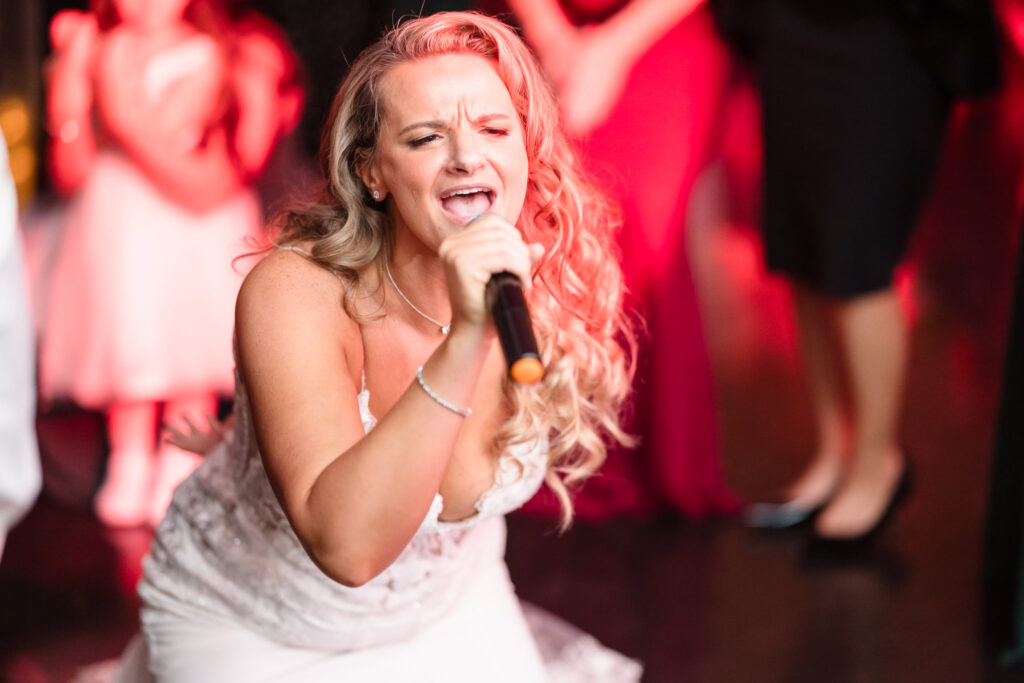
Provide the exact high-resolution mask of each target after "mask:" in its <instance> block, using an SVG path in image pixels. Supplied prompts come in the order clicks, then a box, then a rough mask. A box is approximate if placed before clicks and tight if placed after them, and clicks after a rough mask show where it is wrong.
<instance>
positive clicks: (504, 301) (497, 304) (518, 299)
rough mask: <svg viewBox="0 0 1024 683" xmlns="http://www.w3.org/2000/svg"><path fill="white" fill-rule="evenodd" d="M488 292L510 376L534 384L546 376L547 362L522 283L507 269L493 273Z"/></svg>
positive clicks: (489, 307) (488, 306) (495, 325)
mask: <svg viewBox="0 0 1024 683" xmlns="http://www.w3.org/2000/svg"><path fill="white" fill-rule="evenodd" d="M484 291H485V295H486V298H487V308H488V309H489V310H490V311H491V317H492V318H494V327H495V328H496V329H497V330H498V339H499V340H501V350H502V351H503V352H504V353H505V362H506V363H508V376H509V377H511V378H512V379H513V380H515V381H516V382H522V383H524V384H533V383H534V382H536V381H538V380H539V379H540V378H541V377H543V376H544V365H543V364H541V362H540V352H539V351H538V350H537V339H536V338H535V337H534V336H533V325H532V324H531V323H530V311H529V310H527V308H526V298H525V297H524V296H523V286H522V282H520V280H519V278H518V277H517V276H515V275H513V274H512V273H509V272H508V271H503V272H501V273H495V274H494V275H492V276H491V279H490V280H489V281H488V282H487V288H486V289H485V290H484Z"/></svg>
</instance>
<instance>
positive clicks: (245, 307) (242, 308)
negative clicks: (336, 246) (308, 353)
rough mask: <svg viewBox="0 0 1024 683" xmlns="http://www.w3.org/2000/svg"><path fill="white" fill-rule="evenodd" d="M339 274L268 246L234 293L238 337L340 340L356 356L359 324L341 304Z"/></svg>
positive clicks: (270, 340) (342, 292)
mask: <svg viewBox="0 0 1024 683" xmlns="http://www.w3.org/2000/svg"><path fill="white" fill-rule="evenodd" d="M344 297H345V287H344V284H343V283H342V281H341V280H340V278H338V276H337V275H335V274H334V273H333V272H331V271H329V270H327V269H326V268H324V267H323V266H320V265H318V264H316V263H314V262H313V261H311V260H309V259H308V258H306V257H305V256H303V255H301V254H298V253H295V252H293V251H287V250H279V251H274V252H271V253H270V254H269V255H267V256H266V258H264V259H263V260H262V261H260V262H259V263H258V264H256V266H255V267H254V268H253V269H252V270H251V271H250V272H249V274H248V275H247V276H246V278H245V281H244V282H243V283H242V287H241V289H240V290H239V293H238V301H237V304H236V306H235V326H236V331H237V333H238V336H239V340H240V341H241V340H242V339H243V338H250V339H251V338H253V337H255V338H258V339H260V341H261V343H273V341H274V340H278V341H280V342H282V343H289V342H290V343H292V344H305V343H309V342H314V341H315V340H318V339H317V338H319V341H320V343H322V340H334V341H335V343H338V342H340V343H341V345H342V346H343V348H344V351H345V355H346V356H350V357H353V356H352V354H353V353H356V355H357V356H358V357H359V360H360V361H361V355H362V354H361V353H358V351H359V350H361V342H360V335H359V326H358V325H357V324H356V322H355V321H354V320H353V319H352V318H351V317H350V316H349V315H348V313H347V312H346V311H345V307H344V303H343V302H344Z"/></svg>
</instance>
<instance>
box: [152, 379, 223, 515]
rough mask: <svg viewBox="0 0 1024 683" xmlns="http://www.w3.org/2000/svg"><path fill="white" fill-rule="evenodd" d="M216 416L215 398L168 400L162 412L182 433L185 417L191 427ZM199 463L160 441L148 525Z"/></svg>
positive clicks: (173, 446)
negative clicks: (192, 424)
mask: <svg viewBox="0 0 1024 683" xmlns="http://www.w3.org/2000/svg"><path fill="white" fill-rule="evenodd" d="M216 413H217V398H216V396H213V395H212V394H201V395H196V396H188V397H183V398H179V399H175V400H173V401H169V402H168V403H167V406H166V408H165V409H164V421H165V422H167V423H168V424H173V425H175V426H176V427H178V428H179V429H181V430H182V431H187V429H186V427H185V423H184V417H185V416H188V417H189V418H190V419H191V420H192V422H193V423H194V424H197V425H205V424H206V416H208V415H216ZM200 462H202V457H201V456H199V455H197V454H195V453H190V452H188V451H185V450H182V449H181V448H178V447H177V446H175V445H173V444H169V443H167V442H166V441H163V440H161V443H160V450H159V452H158V456H157V467H156V475H155V478H154V485H153V495H152V497H151V499H150V507H149V522H150V524H152V525H153V526H156V525H157V524H158V523H159V522H160V520H161V519H163V517H164V513H165V512H167V506H168V505H170V504H171V496H172V495H173V494H174V489H175V488H177V486H178V484H180V483H181V482H182V481H183V480H184V479H185V478H186V477H188V475H190V474H192V471H193V470H194V469H195V468H196V467H198V466H199V463H200Z"/></svg>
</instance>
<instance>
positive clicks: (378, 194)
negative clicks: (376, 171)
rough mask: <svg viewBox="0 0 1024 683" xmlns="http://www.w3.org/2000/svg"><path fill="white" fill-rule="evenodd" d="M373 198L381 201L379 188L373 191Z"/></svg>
mask: <svg viewBox="0 0 1024 683" xmlns="http://www.w3.org/2000/svg"><path fill="white" fill-rule="evenodd" d="M373 200H374V201H377V202H379V201H380V192H378V191H377V190H374V191H373Z"/></svg>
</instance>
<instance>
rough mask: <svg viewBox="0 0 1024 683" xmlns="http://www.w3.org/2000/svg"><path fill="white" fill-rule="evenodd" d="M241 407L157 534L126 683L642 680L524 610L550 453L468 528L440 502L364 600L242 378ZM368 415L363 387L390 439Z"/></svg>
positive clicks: (635, 670) (529, 449)
mask: <svg viewBox="0 0 1024 683" xmlns="http://www.w3.org/2000/svg"><path fill="white" fill-rule="evenodd" d="M235 401H236V402H235V426H234V430H233V431H232V432H231V433H230V434H228V435H227V437H226V438H225V439H224V440H223V441H222V442H221V443H220V444H219V445H218V446H216V447H215V448H214V449H213V450H212V451H211V452H210V453H209V454H208V455H207V456H206V459H205V461H204V462H203V464H202V465H201V466H200V468H199V469H198V470H196V472H195V473H194V474H193V475H192V476H191V477H190V478H189V479H188V480H186V481H185V482H184V483H183V484H182V485H181V486H180V487H179V488H178V489H177V491H176V492H175V494H174V500H173V503H172V504H171V507H170V509H169V510H168V512H167V516H166V518H165V519H164V521H163V522H162V523H161V524H160V526H159V527H158V528H157V531H156V536H155V539H154V541H153V546H152V550H151V553H150V555H149V556H148V557H147V558H146V560H145V561H144V576H143V579H142V581H141V583H140V585H139V595H140V597H141V599H142V603H143V609H142V615H141V618H142V625H143V634H142V635H143V636H144V639H140V638H137V639H136V640H135V641H133V643H132V645H130V646H129V649H128V651H127V652H126V654H125V656H124V657H123V658H122V662H121V667H120V670H119V672H118V673H117V676H116V680H118V681H147V680H153V678H152V676H153V674H155V676H156V679H157V680H158V681H161V682H163V681H167V682H168V683H204V682H206V681H212V682H216V683H235V682H245V683H248V682H250V681H303V682H305V683H316V682H318V681H387V682H390V681H417V682H418V681H444V682H445V683H452V682H460V681H487V682H501V681H509V682H513V681H514V682H517V683H520V682H533V681H566V682H568V681H574V682H576V681H578V682H579V683H584V682H586V683H599V682H608V683H626V682H630V683H633V682H635V681H638V680H639V678H640V673H641V667H640V665H639V664H638V663H637V662H635V661H633V660H631V659H628V658H626V657H624V656H623V655H620V654H619V653H617V652H614V651H612V650H609V649H607V648H605V647H603V646H601V645H600V644H599V643H598V642H597V641H596V640H595V639H594V638H592V637H591V636H589V635H587V634H585V633H583V632H581V631H579V630H578V629H576V628H575V627H572V626H570V625H569V624H567V623H565V622H563V621H561V620H560V619H558V618H556V617H553V616H552V615H550V614H548V613H546V612H544V611H543V610H540V609H539V608H537V607H533V606H530V605H521V604H520V602H519V600H518V599H517V598H516V595H515V592H514V589H513V587H512V584H511V582H510V580H509V576H508V570H507V568H506V566H505V563H504V550H505V522H504V515H505V513H507V512H510V511H511V510H514V509H516V508H517V507H519V506H520V505H522V504H523V503H524V502H526V501H527V500H528V499H529V498H530V497H531V496H532V495H533V494H534V493H535V492H536V491H537V489H538V488H539V487H540V485H541V483H542V480H543V477H544V472H545V465H546V453H545V448H544V444H541V443H533V444H520V445H519V446H516V447H514V448H511V449H509V451H508V452H506V453H505V454H504V455H502V456H501V458H500V460H499V466H498V467H497V469H496V474H495V481H494V484H493V486H492V487H491V488H490V489H489V490H488V491H487V492H486V493H485V494H484V495H483V496H482V497H481V498H480V499H479V500H478V501H477V503H476V510H477V512H476V514H475V515H474V516H472V517H471V518H469V519H466V520H463V521H460V522H444V521H441V520H439V519H438V515H439V514H440V512H441V509H442V499H441V496H440V495H437V496H435V499H434V502H433V505H432V506H431V509H430V512H429V513H428V515H427V517H426V519H424V520H423V523H422V525H421V526H420V528H419V530H418V532H417V533H416V535H415V536H414V537H413V539H412V540H411V541H410V542H409V545H408V546H407V547H406V548H405V550H404V551H403V552H402V554H401V555H400V556H399V557H398V559H396V560H395V562H394V563H393V564H392V565H391V566H390V567H388V568H387V569H386V570H385V571H384V572H383V573H381V574H380V575H379V576H377V577H375V578H374V579H372V580H371V581H369V582H368V583H366V584H365V585H363V586H360V587H358V588H349V587H345V586H342V585H341V584H338V583H336V582H334V581H332V580H331V579H330V578H328V577H327V576H326V575H324V574H323V573H322V572H321V571H320V570H319V569H317V567H316V566H315V565H314V563H313V562H312V560H311V559H310V558H309V556H308V555H307V554H306V552H305V551H304V550H303V548H302V546H301V545H300V543H299V540H298V538H297V537H296V536H295V533H294V532H293V531H292V529H291V527H290V526H289V524H288V521H287V519H286V518H285V515H284V512H283V511H282V509H281V507H280V504H279V503H278V501H277V499H276V497H275V496H274V493H273V491H272V490H271V487H270V484H269V481H268V480H267V476H266V473H265V471H264V469H263V464H262V461H261V459H260V456H259V453H258V451H257V447H256V442H255V438H254V435H253V429H252V421H251V414H250V410H249V405H248V399H247V396H246V392H245V388H244V386H243V385H242V383H241V380H240V378H239V377H237V376H236V392H235ZM368 403H369V392H368V391H366V390H365V388H364V390H363V391H362V392H361V393H360V395H359V407H360V411H361V415H362V420H363V426H364V429H365V430H366V431H367V432H369V430H371V429H373V427H374V425H375V424H376V420H375V418H374V417H373V415H372V414H371V413H370V411H369V406H368ZM410 455H412V456H414V454H410ZM395 504H396V505H401V504H402V501H400V500H396V501H395ZM147 669H149V670H151V671H152V674H150V673H149V672H148V671H147Z"/></svg>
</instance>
